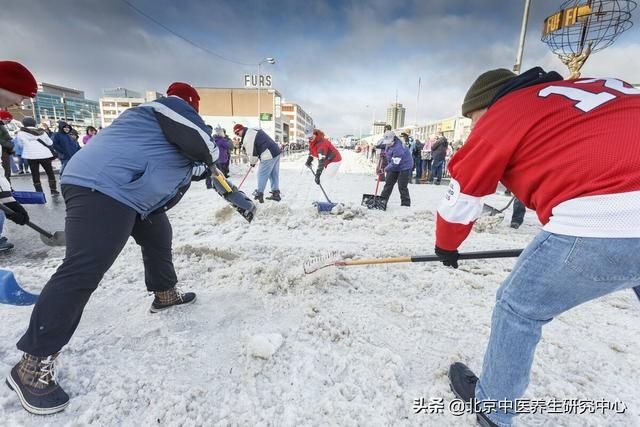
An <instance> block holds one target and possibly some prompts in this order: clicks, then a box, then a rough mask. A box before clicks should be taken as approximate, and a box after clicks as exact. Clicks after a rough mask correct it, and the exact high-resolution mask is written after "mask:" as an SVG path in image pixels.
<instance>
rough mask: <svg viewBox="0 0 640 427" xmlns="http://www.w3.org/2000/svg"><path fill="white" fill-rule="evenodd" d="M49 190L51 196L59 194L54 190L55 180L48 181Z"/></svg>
mask: <svg viewBox="0 0 640 427" xmlns="http://www.w3.org/2000/svg"><path fill="white" fill-rule="evenodd" d="M49 190H51V195H52V196H57V195H59V194H60V192H59V191H58V189H57V188H56V180H55V179H52V180H49Z"/></svg>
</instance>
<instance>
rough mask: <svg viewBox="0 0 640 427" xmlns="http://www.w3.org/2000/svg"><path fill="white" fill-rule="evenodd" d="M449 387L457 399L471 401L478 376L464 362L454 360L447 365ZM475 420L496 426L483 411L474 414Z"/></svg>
mask: <svg viewBox="0 0 640 427" xmlns="http://www.w3.org/2000/svg"><path fill="white" fill-rule="evenodd" d="M448 377H449V387H451V391H452V392H453V394H455V395H456V396H457V397H458V398H459V399H462V400H464V401H465V402H471V400H472V399H475V397H476V383H477V382H478V377H476V375H475V374H474V373H473V372H472V371H471V369H469V368H467V365H465V364H464V363H460V362H456V363H454V364H453V365H451V366H450V367H449V374H448ZM476 421H478V424H479V425H481V426H483V427H498V425H497V424H496V423H494V422H493V421H491V420H490V419H489V418H488V417H487V415H486V414H485V413H484V412H478V413H477V414H476Z"/></svg>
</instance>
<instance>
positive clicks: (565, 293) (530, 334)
mask: <svg viewBox="0 0 640 427" xmlns="http://www.w3.org/2000/svg"><path fill="white" fill-rule="evenodd" d="M462 114H463V115H464V116H465V117H468V118H470V119H471V127H472V131H471V134H470V135H469V138H468V139H467V141H466V143H465V144H464V145H463V146H462V148H460V150H458V152H457V153H456V154H455V155H454V156H453V158H452V159H451V162H450V164H449V171H450V173H451V182H450V184H449V189H448V192H447V194H446V197H445V199H444V200H443V202H442V203H441V204H440V207H439V208H438V214H437V223H436V248H435V250H436V254H437V255H438V256H439V257H440V258H441V260H442V262H443V264H444V265H447V266H451V267H454V268H457V267H458V256H459V254H458V247H459V246H460V245H461V244H462V242H463V241H464V240H465V239H466V237H467V236H468V235H469V233H470V232H471V228H472V226H473V224H474V222H475V220H476V219H477V218H479V217H480V215H481V214H482V204H483V203H482V198H483V197H484V196H487V195H490V194H493V193H494V191H495V189H496V186H497V184H498V182H502V183H503V184H504V185H505V186H506V187H507V188H509V189H510V190H511V191H512V192H513V195H514V196H515V197H517V198H518V199H519V200H521V201H522V202H523V203H524V205H525V206H527V207H528V208H530V209H533V210H535V211H536V213H537V215H538V218H539V219H540V222H541V223H542V224H544V226H543V228H542V231H541V232H540V233H539V234H538V235H537V236H536V237H535V239H534V240H533V241H532V242H531V243H530V244H529V246H528V247H527V248H526V249H525V250H524V252H523V253H522V255H521V256H520V258H519V259H518V261H517V263H516V265H515V267H514V268H513V270H512V272H511V274H510V275H509V276H508V277H507V279H506V280H505V281H504V282H503V284H502V286H500V288H499V289H498V292H497V296H496V304H495V307H494V310H493V318H492V323H491V335H490V337H489V343H488V345H487V348H486V351H485V354H484V362H483V364H482V374H481V375H480V378H478V377H476V375H475V374H474V373H473V372H472V371H471V370H470V369H469V368H468V367H467V366H466V365H465V364H463V363H461V362H456V363H454V364H453V365H451V367H450V368H449V381H450V385H451V389H452V390H453V392H454V393H455V394H456V395H457V396H458V397H459V398H461V399H463V400H465V401H467V402H471V400H472V399H475V402H476V403H479V408H480V409H481V411H482V412H480V413H478V414H477V418H478V422H479V423H480V424H481V425H483V426H500V427H505V426H510V425H511V424H512V422H513V421H514V417H515V416H516V415H517V413H516V411H515V410H514V408H516V407H517V405H515V403H517V402H516V400H518V399H520V398H521V397H522V395H523V394H524V392H525V390H526V389H527V386H528V384H529V376H530V372H531V365H532V363H533V357H534V354H535V350H536V346H537V345H538V342H539V341H540V339H541V335H542V327H543V326H544V325H546V324H547V323H549V322H551V321H552V320H553V318H554V317H556V316H558V315H560V314H562V313H564V312H565V311H567V310H570V309H572V308H573V307H576V306H578V305H580V304H582V303H585V302H587V301H590V300H592V299H595V298H599V297H602V296H604V295H607V294H609V293H611V292H615V291H618V290H623V289H628V288H634V290H636V293H638V294H639V296H640V293H639V291H640V156H638V141H640V89H637V88H634V87H633V86H631V85H630V84H628V83H625V82H623V81H621V80H618V79H614V78H595V79H592V78H580V79H571V80H562V77H561V76H560V75H559V74H558V73H556V72H553V71H552V72H549V73H547V72H545V71H544V70H543V69H542V68H540V67H535V68H532V69H531V70H528V71H526V72H524V73H522V74H521V75H516V74H514V73H512V72H511V71H509V70H506V69H502V68H501V69H496V70H491V71H487V72H486V73H483V74H481V75H480V76H479V77H478V78H477V79H476V81H475V82H474V83H473V84H472V85H471V87H470V88H469V90H468V92H467V94H466V96H465V98H464V102H463V104H462ZM603 146H607V147H609V148H608V149H607V161H603V159H602V147H603ZM549 153H553V155H552V156H550V155H549ZM587 339H588V337H586V336H585V340H587ZM620 368H622V367H620ZM578 388H579V387H578ZM539 397H541V396H539ZM628 397H629V398H631V396H628ZM496 401H500V402H510V404H509V405H506V404H505V405H499V406H496V405H493V404H494V403H495V402H496Z"/></svg>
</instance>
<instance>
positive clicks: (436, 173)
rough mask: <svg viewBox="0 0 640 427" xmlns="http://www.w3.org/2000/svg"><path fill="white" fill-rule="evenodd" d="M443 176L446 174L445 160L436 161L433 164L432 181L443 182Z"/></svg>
mask: <svg viewBox="0 0 640 427" xmlns="http://www.w3.org/2000/svg"><path fill="white" fill-rule="evenodd" d="M443 174H444V159H442V160H434V161H433V163H432V164H431V180H432V181H433V180H435V181H436V182H440V181H441V180H442V175H443Z"/></svg>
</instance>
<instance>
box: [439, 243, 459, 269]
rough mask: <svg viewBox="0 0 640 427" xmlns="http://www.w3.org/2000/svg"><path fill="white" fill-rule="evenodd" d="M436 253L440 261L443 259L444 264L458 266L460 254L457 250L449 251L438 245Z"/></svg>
mask: <svg viewBox="0 0 640 427" xmlns="http://www.w3.org/2000/svg"><path fill="white" fill-rule="evenodd" d="M435 253H436V255H437V256H438V258H440V261H442V264H443V265H445V266H447V267H453V268H458V258H460V254H459V253H458V251H457V250H455V251H447V250H444V249H440V248H439V247H437V246H436V249H435Z"/></svg>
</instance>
